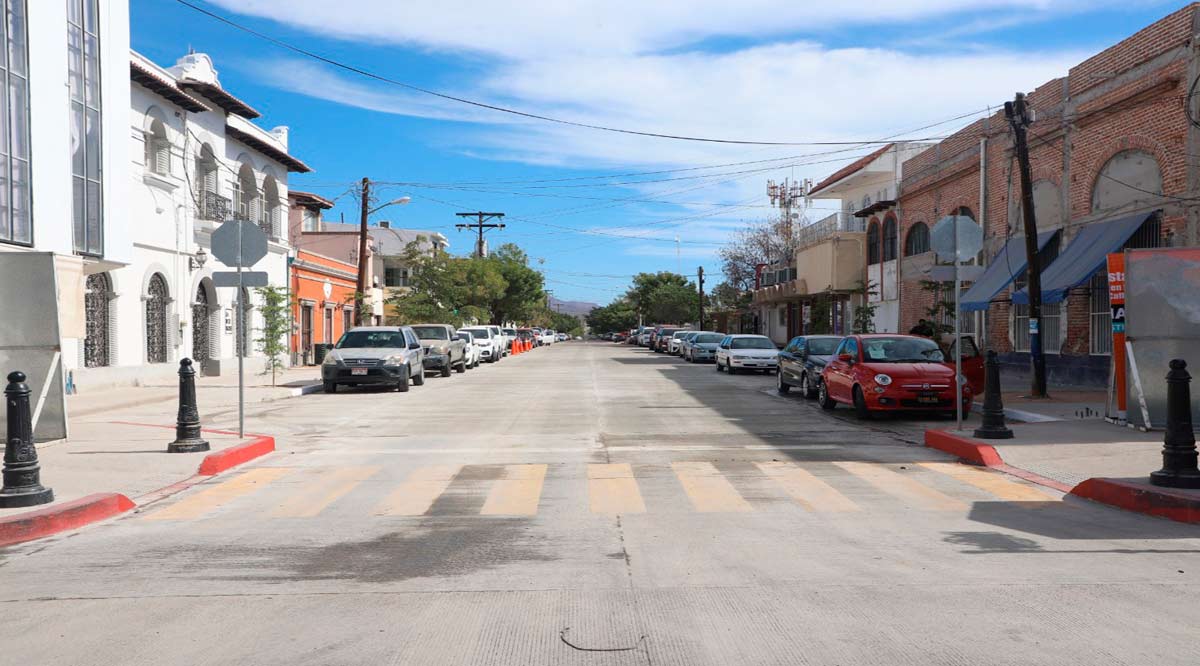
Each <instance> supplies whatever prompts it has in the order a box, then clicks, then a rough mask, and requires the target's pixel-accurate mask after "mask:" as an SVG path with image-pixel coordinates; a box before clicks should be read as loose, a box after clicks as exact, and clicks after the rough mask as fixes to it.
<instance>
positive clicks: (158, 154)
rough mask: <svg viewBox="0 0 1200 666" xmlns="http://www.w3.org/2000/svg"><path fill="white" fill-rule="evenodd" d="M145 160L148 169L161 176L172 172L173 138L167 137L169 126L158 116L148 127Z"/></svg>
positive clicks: (145, 135) (145, 134)
mask: <svg viewBox="0 0 1200 666" xmlns="http://www.w3.org/2000/svg"><path fill="white" fill-rule="evenodd" d="M144 137H145V162H143V164H144V165H145V167H146V171H148V172H150V173H156V174H158V175H160V176H167V175H170V174H171V140H170V139H169V138H167V126H166V125H165V124H164V123H163V121H161V120H159V119H158V118H152V119H151V121H150V126H149V127H147V128H146V131H145V133H144Z"/></svg>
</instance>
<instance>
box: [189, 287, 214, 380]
mask: <svg viewBox="0 0 1200 666" xmlns="http://www.w3.org/2000/svg"><path fill="white" fill-rule="evenodd" d="M211 318H212V305H211V304H210V303H209V302H208V290H207V289H205V288H204V285H201V286H199V287H197V288H196V302H195V303H192V360H193V361H195V362H196V363H197V365H199V366H200V370H201V372H203V371H204V370H205V369H206V367H207V365H208V361H209V359H210V358H212V352H211V351H210V349H211V348H210V346H209V330H210V328H211V326H210V323H211V322H210V320H211Z"/></svg>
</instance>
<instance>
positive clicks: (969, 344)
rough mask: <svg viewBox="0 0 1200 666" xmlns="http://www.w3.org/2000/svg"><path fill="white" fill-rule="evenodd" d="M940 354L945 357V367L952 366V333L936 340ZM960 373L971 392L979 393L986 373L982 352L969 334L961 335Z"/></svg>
mask: <svg viewBox="0 0 1200 666" xmlns="http://www.w3.org/2000/svg"><path fill="white" fill-rule="evenodd" d="M938 346H939V347H940V348H941V350H942V355H943V356H945V357H946V367H949V368H953V367H954V334H953V333H951V334H949V335H946V336H943V338H942V339H941V340H940V341H939V342H938ZM962 375H963V377H964V378H966V380H967V384H968V385H970V387H971V392H972V393H974V394H975V395H980V394H982V393H983V390H984V379H985V378H986V373H985V371H984V365H983V354H982V353H980V351H979V347H978V346H977V345H976V344H975V338H974V337H972V336H970V335H964V336H962Z"/></svg>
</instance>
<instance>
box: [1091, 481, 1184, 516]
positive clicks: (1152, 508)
mask: <svg viewBox="0 0 1200 666" xmlns="http://www.w3.org/2000/svg"><path fill="white" fill-rule="evenodd" d="M1071 494H1072V495H1075V496H1077V497H1082V498H1084V499H1089V500H1092V501H1094V502H1100V503H1101V504H1107V505H1109V506H1113V507H1116V508H1118V509H1124V510H1126V511H1134V512H1137V513H1145V514H1148V515H1151V516H1158V517H1160V518H1168V519H1170V520H1174V521H1177V522H1181V523H1200V495H1195V494H1190V493H1185V492H1181V491H1179V490H1175V489H1173V488H1159V487H1157V486H1150V485H1149V484H1145V483H1135V482H1130V481H1127V480H1125V479H1104V478H1097V479H1088V480H1086V481H1084V482H1083V483H1081V484H1079V485H1077V486H1075V487H1074V488H1072V489H1071Z"/></svg>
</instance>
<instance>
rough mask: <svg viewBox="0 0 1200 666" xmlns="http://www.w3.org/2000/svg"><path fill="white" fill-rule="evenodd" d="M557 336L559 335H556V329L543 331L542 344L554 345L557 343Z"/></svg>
mask: <svg viewBox="0 0 1200 666" xmlns="http://www.w3.org/2000/svg"><path fill="white" fill-rule="evenodd" d="M556 335H557V333H555V331H554V329H552V328H547V329H545V330H543V331H542V344H545V345H552V344H554V343H555V341H556V338H555V336H556Z"/></svg>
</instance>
